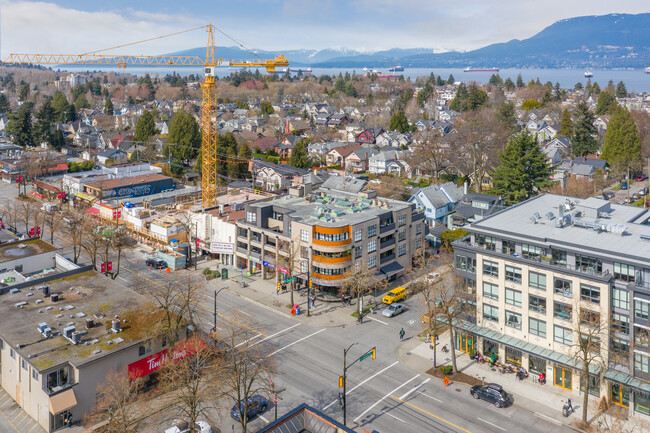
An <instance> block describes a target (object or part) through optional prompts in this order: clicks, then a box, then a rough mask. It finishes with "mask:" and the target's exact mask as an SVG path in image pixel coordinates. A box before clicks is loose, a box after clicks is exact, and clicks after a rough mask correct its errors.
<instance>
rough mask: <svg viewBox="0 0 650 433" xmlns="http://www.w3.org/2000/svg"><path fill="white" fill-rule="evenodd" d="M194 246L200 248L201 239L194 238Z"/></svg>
mask: <svg viewBox="0 0 650 433" xmlns="http://www.w3.org/2000/svg"><path fill="white" fill-rule="evenodd" d="M196 247H197V248H201V239H198V238H197V239H196Z"/></svg>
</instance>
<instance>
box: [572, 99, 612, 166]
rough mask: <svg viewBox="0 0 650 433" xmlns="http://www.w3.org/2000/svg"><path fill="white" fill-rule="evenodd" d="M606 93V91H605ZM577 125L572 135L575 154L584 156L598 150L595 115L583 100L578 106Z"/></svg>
mask: <svg viewBox="0 0 650 433" xmlns="http://www.w3.org/2000/svg"><path fill="white" fill-rule="evenodd" d="M603 93H604V92H603ZM574 116H575V119H576V120H575V125H574V127H573V137H571V150H572V151H573V154H574V155H575V156H584V155H587V154H588V153H594V152H596V151H597V150H598V141H596V138H595V135H596V127H595V126H594V115H593V114H592V113H591V111H589V107H588V106H587V104H586V103H585V102H584V101H582V102H580V103H579V104H578V105H577V106H576V111H575V114H574Z"/></svg>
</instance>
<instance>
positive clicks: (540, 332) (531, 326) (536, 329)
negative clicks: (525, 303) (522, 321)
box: [528, 317, 546, 338]
mask: <svg viewBox="0 0 650 433" xmlns="http://www.w3.org/2000/svg"><path fill="white" fill-rule="evenodd" d="M528 332H530V333H531V334H533V335H537V336H538V337H542V338H546V322H545V321H543V320H537V319H533V318H532V317H530V318H529V319H528Z"/></svg>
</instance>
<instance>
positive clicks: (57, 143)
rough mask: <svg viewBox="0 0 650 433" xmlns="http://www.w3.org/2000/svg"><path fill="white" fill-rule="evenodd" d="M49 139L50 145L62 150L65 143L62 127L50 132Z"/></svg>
mask: <svg viewBox="0 0 650 433" xmlns="http://www.w3.org/2000/svg"><path fill="white" fill-rule="evenodd" d="M48 141H49V142H50V145H51V146H52V147H53V148H55V149H56V150H61V148H62V147H63V146H64V145H65V138H64V137H63V132H61V130H60V129H55V130H54V131H52V132H50V136H49V139H48ZM91 168H92V167H91Z"/></svg>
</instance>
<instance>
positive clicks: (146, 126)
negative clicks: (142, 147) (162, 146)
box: [133, 110, 157, 144]
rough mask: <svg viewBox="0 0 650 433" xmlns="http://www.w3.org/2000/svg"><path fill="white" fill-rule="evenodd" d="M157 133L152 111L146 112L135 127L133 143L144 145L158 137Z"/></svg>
mask: <svg viewBox="0 0 650 433" xmlns="http://www.w3.org/2000/svg"><path fill="white" fill-rule="evenodd" d="M156 133H157V131H156V124H155V123H154V121H153V115H152V114H151V111H149V110H144V113H142V116H140V118H139V119H138V123H136V125H135V135H134V137H133V141H135V142H136V143H135V144H142V143H144V142H146V141H147V140H149V138H151V137H153V136H154V135H156Z"/></svg>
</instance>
